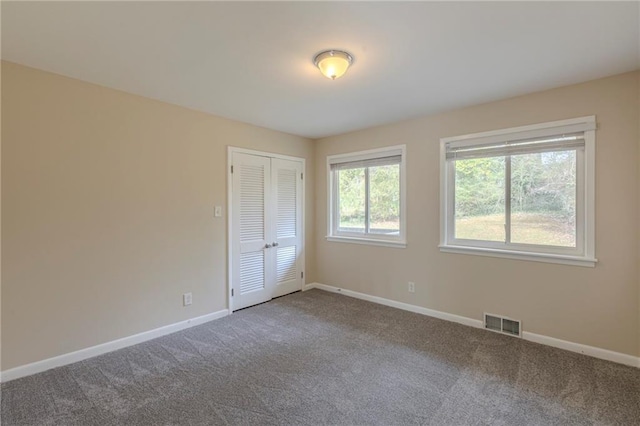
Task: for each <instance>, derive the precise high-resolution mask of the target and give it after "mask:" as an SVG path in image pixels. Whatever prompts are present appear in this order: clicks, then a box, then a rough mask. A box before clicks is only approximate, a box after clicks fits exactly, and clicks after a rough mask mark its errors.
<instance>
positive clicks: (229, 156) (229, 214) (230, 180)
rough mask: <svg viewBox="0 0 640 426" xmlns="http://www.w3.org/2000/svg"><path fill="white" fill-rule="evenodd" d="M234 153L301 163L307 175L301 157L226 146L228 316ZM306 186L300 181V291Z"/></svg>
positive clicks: (304, 267)
mask: <svg viewBox="0 0 640 426" xmlns="http://www.w3.org/2000/svg"><path fill="white" fill-rule="evenodd" d="M234 153H240V154H250V155H258V156H261V157H269V158H279V159H282V160H290V161H301V162H302V173H303V176H306V174H307V163H306V159H305V158H301V157H293V156H290V155H283V154H276V153H273V152H265V151H256V150H253V149H246V148H239V147H235V146H231V145H227V173H226V176H227V309H228V310H229V315H231V314H232V313H233V297H231V290H232V287H233V279H232V278H233V277H232V274H233V249H232V241H233V223H232V221H233V176H231V162H232V159H233V154H234ZM306 185H307V181H306V180H305V179H302V203H301V204H302V205H301V208H302V226H301V228H302V235H301V241H302V248H301V250H300V269H301V271H302V273H303V274H304V275H303V277H302V285H301V287H300V290H302V289H304V286H305V282H306V280H307V277H306V274H305V273H306V264H305V256H306V251H307V250H306V248H307V246H306V239H305V222H306V218H305V194H306V192H307V191H306V190H305V189H306Z"/></svg>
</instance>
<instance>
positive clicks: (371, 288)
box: [315, 73, 640, 355]
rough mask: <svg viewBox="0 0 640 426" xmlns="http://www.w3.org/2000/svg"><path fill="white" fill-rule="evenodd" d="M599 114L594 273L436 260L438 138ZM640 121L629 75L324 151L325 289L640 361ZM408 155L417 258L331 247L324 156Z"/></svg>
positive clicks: (319, 146)
mask: <svg viewBox="0 0 640 426" xmlns="http://www.w3.org/2000/svg"><path fill="white" fill-rule="evenodd" d="M417 90H420V89H419V88H418V89H417ZM451 90H455V88H454V87H452V88H451ZM427 95H428V94H426V93H425V96H427ZM593 114H595V115H596V116H597V121H598V126H599V129H598V131H597V136H596V138H597V141H596V150H597V155H596V171H597V176H596V198H597V201H596V203H597V205H596V228H597V229H596V256H597V258H598V259H599V260H600V261H599V263H598V264H597V266H596V267H595V268H586V267H576V266H566V265H556V264H550V263H536V262H526V261H519V260H508V259H499V258H490V257H481V256H470V255H461V254H446V253H441V252H440V251H439V250H438V242H439V208H440V206H439V167H440V165H439V139H440V138H442V137H447V136H456V135H463V134H468V133H475V132H481V131H488V130H495V129H501V128H506V127H513V126H520V125H527V124H534V123H540V122H545V121H553V120H561V119H566V118H574V117H580V116H586V115H593ZM638 115H639V110H638V73H630V74H624V75H620V76H616V77H611V78H606V79H602V80H597V81H593V82H589V83H585V84H579V85H574V86H568V87H563V88H559V89H555V90H550V91H545V92H540V93H535V94H531V95H527V96H522V97H518V98H513V99H508V100H504V101H500V102H493V103H489V104H485V105H479V106H475V107H472V108H466V109H462V110H457V111H453V112H448V113H444V114H440V115H435V116H429V117H424V118H419V119H415V120H410V121H405V122H401V123H397V124H392V125H387V126H382V127H376V128H371V129H367V130H363V131H358V132H353V133H349V134H345V135H341V136H336V137H331V138H326V139H321V140H319V141H317V142H316V151H315V153H316V171H317V174H316V199H317V202H316V209H317V210H316V212H317V214H316V233H317V234H316V235H317V238H316V244H317V265H319V268H318V273H317V279H318V281H319V282H321V283H323V284H329V285H334V286H338V287H343V288H347V289H350V290H354V291H358V292H362V293H367V294H371V295H375V296H380V297H385V298H389V299H393V300H397V301H401V302H406V303H411V304H414V305H419V306H423V307H427V308H431V309H435V310H439V311H443V312H448V313H453V314H457V315H462V316H465V317H470V318H475V319H478V320H480V319H482V314H483V312H491V313H497V314H504V315H507V316H510V317H513V318H518V319H521V320H522V321H523V328H524V330H525V331H529V332H533V333H538V334H543V335H547V336H551V337H555V338H559V339H564V340H568V341H572V342H577V343H582V344H586V345H592V346H597V347H600V348H605V349H609V350H612V351H616V352H621V353H625V354H631V355H638V354H640V350H639V336H640V333H639V327H640V325H639V323H638V317H639V303H638V301H639V294H638V293H639V286H638V283H639V279H638V259H639V257H638V254H639V253H638V251H639V247H638V218H639V212H638V197H639V194H640V191H639V179H638V176H639V174H638V172H639V171H638V158H639V146H638V131H639V130H638ZM403 143H404V144H407V160H408V161H407V180H408V184H407V215H408V218H407V223H408V248H406V249H394V248H385V247H373V246H362V245H355V244H348V243H336V242H327V241H326V240H325V239H324V238H323V236H324V235H325V234H326V229H327V226H326V220H327V217H326V216H327V209H326V200H327V188H326V156H327V155H330V154H337V153H344V152H349V151H357V150H363V149H368V148H373V147H381V146H386V145H396V144H403ZM407 281H414V282H415V283H416V292H415V294H414V295H412V294H409V293H408V292H407Z"/></svg>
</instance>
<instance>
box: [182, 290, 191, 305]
mask: <svg viewBox="0 0 640 426" xmlns="http://www.w3.org/2000/svg"><path fill="white" fill-rule="evenodd" d="M192 303H193V296H192V295H191V293H185V294H183V295H182V305H183V306H189V305H190V304H192Z"/></svg>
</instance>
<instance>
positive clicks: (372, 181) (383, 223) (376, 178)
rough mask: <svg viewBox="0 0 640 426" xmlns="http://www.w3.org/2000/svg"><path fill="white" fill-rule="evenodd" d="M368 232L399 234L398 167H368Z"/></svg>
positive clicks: (397, 165) (396, 165)
mask: <svg viewBox="0 0 640 426" xmlns="http://www.w3.org/2000/svg"><path fill="white" fill-rule="evenodd" d="M369 232H371V233H372V234H386V235H398V234H399V233H400V165H399V164H392V165H389V166H379V167H369Z"/></svg>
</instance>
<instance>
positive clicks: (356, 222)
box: [327, 146, 405, 245]
mask: <svg viewBox="0 0 640 426" xmlns="http://www.w3.org/2000/svg"><path fill="white" fill-rule="evenodd" d="M404 152H405V147H404V146H397V147H390V148H384V149H380V150H371V151H363V152H357V153H352V154H343V155H336V156H330V157H328V159H327V163H328V173H329V180H330V185H329V187H330V194H329V206H330V208H329V222H330V223H329V235H328V237H329V239H351V240H362V241H365V242H369V241H370V242H376V241H378V242H384V243H392V244H394V243H399V244H401V245H403V244H404V235H405V234H404V218H403V215H404V207H403V202H404V192H403V191H404V183H403V182H404V161H405V160H404Z"/></svg>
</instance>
